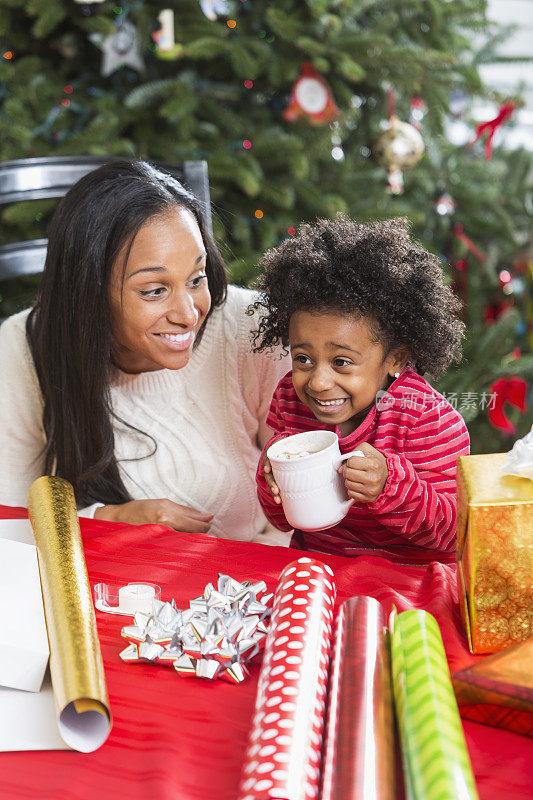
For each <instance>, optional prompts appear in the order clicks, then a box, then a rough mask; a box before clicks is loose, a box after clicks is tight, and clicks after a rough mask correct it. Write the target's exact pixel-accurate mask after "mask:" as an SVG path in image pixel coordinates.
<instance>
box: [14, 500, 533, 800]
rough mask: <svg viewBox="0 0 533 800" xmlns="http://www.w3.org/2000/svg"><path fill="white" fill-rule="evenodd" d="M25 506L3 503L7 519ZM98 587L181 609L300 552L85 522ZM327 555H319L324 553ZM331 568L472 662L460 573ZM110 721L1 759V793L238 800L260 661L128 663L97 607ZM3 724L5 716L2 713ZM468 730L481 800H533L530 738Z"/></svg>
mask: <svg viewBox="0 0 533 800" xmlns="http://www.w3.org/2000/svg"><path fill="white" fill-rule="evenodd" d="M24 516H26V513H25V511H23V510H21V509H10V508H6V507H2V506H0V518H9V517H24ZM81 527H82V533H83V539H84V547H85V556H86V559H87V568H88V571H89V578H90V581H91V586H92V585H93V584H94V583H98V582H99V581H109V582H112V581H124V582H128V581H149V582H153V583H158V584H160V585H161V587H162V599H164V600H166V599H170V598H171V597H175V598H176V601H177V603H178V606H181V607H186V606H187V605H188V601H189V599H191V598H192V597H196V596H197V595H199V594H200V593H201V592H202V590H203V587H204V585H205V584H206V583H207V582H208V581H213V580H215V579H216V577H217V573H218V572H225V573H228V574H230V575H232V576H234V577H235V578H237V579H238V580H245V579H247V578H253V579H256V580H257V579H260V578H264V579H265V581H266V582H267V585H268V588H269V590H271V591H274V589H275V586H276V582H277V578H278V575H279V573H280V571H281V569H282V567H283V566H284V565H285V564H287V563H288V562H289V561H291V560H293V559H294V558H297V557H298V555H299V551H295V550H286V549H284V548H278V547H275V548H274V547H267V546H265V545H260V544H242V543H238V542H231V541H224V540H219V539H212V538H210V537H208V536H204V535H201V534H179V533H175V532H173V531H170V530H169V529H168V528H163V527H161V526H155V525H152V526H145V527H133V526H119V525H112V524H109V523H105V522H99V521H95V520H82V521H81ZM321 557H322V556H321ZM323 560H324V561H325V562H327V563H328V564H330V566H331V567H332V569H333V570H334V572H335V577H336V581H337V589H338V602H343V601H344V600H345V599H347V598H348V597H351V596H353V595H356V594H369V595H372V596H373V597H375V598H377V599H378V600H379V601H380V602H381V603H382V604H383V606H384V608H385V611H386V612H387V613H388V612H389V611H390V609H391V606H392V604H393V603H395V604H396V606H397V608H398V610H399V611H403V610H405V609H406V608H410V607H416V608H424V609H426V610H427V611H430V612H431V613H432V614H433V615H434V616H435V617H436V618H437V621H438V622H439V625H440V629H441V632H442V636H443V639H444V645H445V648H446V652H447V655H448V660H449V664H450V668H451V669H452V671H453V670H456V669H458V668H460V667H464V666H466V665H467V664H469V663H471V662H472V661H473V660H474V658H473V656H471V655H470V654H469V653H468V650H467V647H466V642H465V638H464V635H463V632H462V627H461V621H460V618H459V613H458V608H457V603H456V583H455V573H454V570H453V568H451V567H449V566H444V565H442V564H438V563H433V564H431V565H430V566H429V567H398V566H395V565H393V564H391V563H390V562H389V561H387V560H385V559H383V558H374V557H360V558H356V559H348V558H339V557H335V556H324V557H323ZM96 616H97V621H98V631H99V635H100V642H101V645H102V654H103V657H104V663H105V669H106V677H107V683H108V688H109V695H110V700H111V709H112V713H113V717H114V724H113V730H112V732H111V735H110V737H109V739H108V741H107V742H106V744H105V745H104V746H103V747H102V748H101V749H100V750H98V751H97V752H96V753H92V754H89V755H83V754H79V753H74V752H64V751H61V752H37V753H1V754H0V800H16V798H28V800H30V799H31V800H37V798H38V799H39V800H107V799H108V798H109V800H111V799H112V800H116V798H118V797H125V798H128V800H141V799H143V800H144V799H146V800H208V798H212V797H216V798H217V800H236V797H237V787H238V781H239V774H240V769H241V763H242V757H243V753H244V748H245V745H246V741H247V736H248V728H249V725H250V718H251V714H252V710H253V706H254V700H255V691H256V683H257V676H258V672H259V667H258V666H256V667H254V668H252V676H251V679H250V680H249V681H248V682H246V683H244V684H241V685H240V686H232V685H229V684H224V683H222V682H214V683H212V684H211V683H208V682H204V681H196V680H192V679H184V678H180V677H179V676H177V675H176V674H175V673H174V671H173V670H170V669H168V668H166V667H154V666H150V665H137V666H133V665H126V664H124V663H123V662H122V661H121V660H120V658H119V656H118V653H119V651H120V650H122V649H123V647H124V640H123V639H121V637H120V629H121V627H122V625H123V624H124V619H125V618H124V617H116V616H112V615H108V614H103V613H101V612H97V613H96ZM0 724H1V720H0ZM464 729H465V733H466V740H467V744H468V749H469V751H470V756H471V759H472V764H473V768H474V773H475V776H476V780H477V785H478V791H479V796H480V800H505V798H507V797H509V798H512V800H526V798H529V800H531V798H532V796H533V741H532V740H531V739H527V738H525V737H523V736H519V735H517V734H513V733H509V732H507V731H501V730H497V729H496V728H491V727H488V726H484V725H479V724H477V723H473V722H465V723H464Z"/></svg>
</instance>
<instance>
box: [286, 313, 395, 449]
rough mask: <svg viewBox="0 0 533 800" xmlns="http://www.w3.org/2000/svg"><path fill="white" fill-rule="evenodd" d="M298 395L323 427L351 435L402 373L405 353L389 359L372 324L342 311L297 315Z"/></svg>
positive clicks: (292, 328) (292, 331)
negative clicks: (337, 429) (329, 427)
mask: <svg viewBox="0 0 533 800" xmlns="http://www.w3.org/2000/svg"><path fill="white" fill-rule="evenodd" d="M289 343H290V348H291V357H292V382H293V386H294V389H295V391H296V394H297V395H298V397H299V398H300V400H301V401H302V403H305V405H306V406H307V407H308V408H310V409H311V411H312V412H313V414H314V415H315V417H316V418H317V419H318V420H319V421H320V422H323V423H327V424H329V425H338V426H339V428H340V432H341V435H342V436H347V435H348V434H350V433H352V431H354V430H355V429H356V427H358V425H359V424H360V423H361V422H362V419H363V418H364V416H366V414H367V413H368V411H369V410H370V408H371V407H372V404H373V403H374V399H375V396H376V392H378V391H379V390H380V389H384V388H386V387H387V385H388V382H389V380H388V379H389V377H393V376H394V373H395V372H397V371H400V370H401V369H402V366H403V364H404V363H405V361H406V360H407V352H406V351H405V350H401V349H398V350H395V351H394V352H393V353H389V354H386V353H385V350H384V347H383V345H382V344H381V343H380V342H378V341H376V337H375V335H374V333H373V330H372V326H371V324H370V321H369V320H368V318H366V319H365V318H364V317H356V316H354V315H344V314H341V313H340V312H337V311H327V312H318V311H298V312H296V313H295V314H293V315H292V317H291V321H290V325H289Z"/></svg>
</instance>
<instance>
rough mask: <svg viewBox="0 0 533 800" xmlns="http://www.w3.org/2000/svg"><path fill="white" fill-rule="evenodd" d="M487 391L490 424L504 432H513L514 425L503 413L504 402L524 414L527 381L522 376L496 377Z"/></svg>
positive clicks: (514, 429)
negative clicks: (488, 393)
mask: <svg viewBox="0 0 533 800" xmlns="http://www.w3.org/2000/svg"><path fill="white" fill-rule="evenodd" d="M489 392H490V394H491V401H492V398H494V402H490V403H489V407H488V412H487V413H488V417H489V422H490V424H491V425H492V426H493V427H494V428H497V429H498V430H500V431H504V432H505V433H515V431H516V427H515V426H514V425H513V424H512V423H511V421H510V420H509V419H508V418H507V416H506V414H505V409H504V406H505V403H509V405H510V406H513V408H517V409H518V410H519V411H520V413H521V414H524V413H525V411H526V408H527V404H526V393H527V382H526V381H525V380H524V379H523V378H518V377H513V378H498V380H497V381H494V383H493V384H492V385H491V387H490V389H489Z"/></svg>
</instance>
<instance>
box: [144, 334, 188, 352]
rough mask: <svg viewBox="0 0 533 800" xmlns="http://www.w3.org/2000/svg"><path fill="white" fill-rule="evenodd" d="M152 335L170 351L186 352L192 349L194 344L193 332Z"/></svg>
mask: <svg viewBox="0 0 533 800" xmlns="http://www.w3.org/2000/svg"><path fill="white" fill-rule="evenodd" d="M153 335H154V336H157V337H158V338H159V340H160V341H161V342H162V344H163V346H164V347H169V348H170V349H171V350H187V349H188V348H189V347H192V345H193V342H194V330H190V331H187V332H186V333H154V334H153Z"/></svg>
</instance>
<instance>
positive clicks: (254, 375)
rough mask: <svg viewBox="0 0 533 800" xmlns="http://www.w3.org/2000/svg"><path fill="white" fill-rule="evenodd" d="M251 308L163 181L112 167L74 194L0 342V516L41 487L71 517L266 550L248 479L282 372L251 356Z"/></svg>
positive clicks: (180, 197)
mask: <svg viewBox="0 0 533 800" xmlns="http://www.w3.org/2000/svg"><path fill="white" fill-rule="evenodd" d="M251 299H253V294H252V293H251V292H250V291H248V290H245V289H239V288H237V287H234V286H229V287H228V286H227V283H226V275H225V271H224V265H223V263H222V260H221V257H220V254H219V252H218V250H217V248H216V246H215V244H214V242H213V240H212V238H211V237H210V235H209V233H208V231H207V230H206V226H205V223H204V220H203V217H202V213H201V211H200V207H199V203H198V202H197V201H196V199H195V198H194V197H193V196H192V195H191V194H190V193H188V192H187V191H186V190H185V189H184V188H183V187H182V186H181V185H180V184H179V182H178V181H176V180H174V179H173V178H172V177H171V176H169V175H166V174H164V173H161V172H159V171H158V170H156V169H154V168H153V167H151V166H150V165H148V164H146V163H144V162H141V161H117V162H112V163H109V164H106V165H104V166H103V167H101V168H99V169H97V170H95V171H94V172H91V173H89V174H88V175H86V176H85V177H84V178H82V179H81V180H80V181H78V183H77V184H76V185H75V186H73V187H72V188H71V190H70V191H69V192H68V194H67V195H66V196H65V197H64V198H63V200H62V201H61V202H60V204H59V205H58V208H57V210H56V213H55V215H54V218H53V220H52V223H51V228H50V231H49V241H48V253H47V258H46V265H45V271H44V274H43V279H42V285H41V292H40V296H39V299H38V301H37V303H36V305H35V307H34V308H33V309H31V311H30V312H28V311H24V312H21V313H20V314H16V315H15V316H13V317H11V318H10V319H8V320H7V321H6V322H5V323H4V324H3V325H2V326H1V327H0V364H1V368H2V380H1V383H0V418H1V419H2V426H1V428H0V453H1V454H2V457H1V459H0V502H1V503H4V504H9V505H25V504H26V497H27V491H28V488H29V486H30V484H31V483H32V482H33V481H34V480H35V479H36V478H37V477H39V476H40V475H43V474H55V475H60V476H61V477H64V478H66V479H67V480H69V481H70V482H71V483H72V485H73V487H74V491H75V494H76V500H77V503H78V507H79V508H80V512H79V513H80V515H82V516H93V515H94V517H95V518H97V519H105V520H111V521H115V522H128V523H133V524H144V523H162V524H165V525H169V526H171V527H173V528H175V529H176V530H180V531H187V532H195V531H202V532H210V533H211V534H213V535H216V536H221V537H226V538H232V539H241V540H251V539H254V538H256V539H259V540H263V541H266V540H267V537H266V536H265V535H264V536H263V539H261V533H262V531H263V530H264V529H265V526H266V520H265V518H264V516H263V514H262V512H261V510H260V507H259V504H258V501H257V496H256V491H255V484H254V473H255V467H256V464H257V459H258V457H259V454H260V451H261V447H262V446H263V444H264V443H265V442H266V441H267V439H268V438H269V432H268V429H267V428H266V425H265V417H266V413H267V411H268V407H269V403H270V399H271V396H272V392H273V390H274V387H275V386H276V384H277V382H278V380H279V378H280V377H281V376H282V375H283V374H284V373H285V372H286V370H287V367H286V365H285V362H284V359H283V360H281V359H279V358H276V357H274V358H272V357H270V358H265V357H264V356H261V355H258V354H253V353H252V352H251V347H250V330H251V328H253V327H254V326H255V325H256V321H255V320H253V319H252V318H250V317H248V316H247V315H246V313H245V312H246V308H247V307H248V305H249V303H250V301H251ZM271 530H272V531H273V529H271ZM272 535H273V537H274V541H276V536H277V540H279V537H280V536H281V535H282V534H280V533H279V532H277V533H276V534H272Z"/></svg>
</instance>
